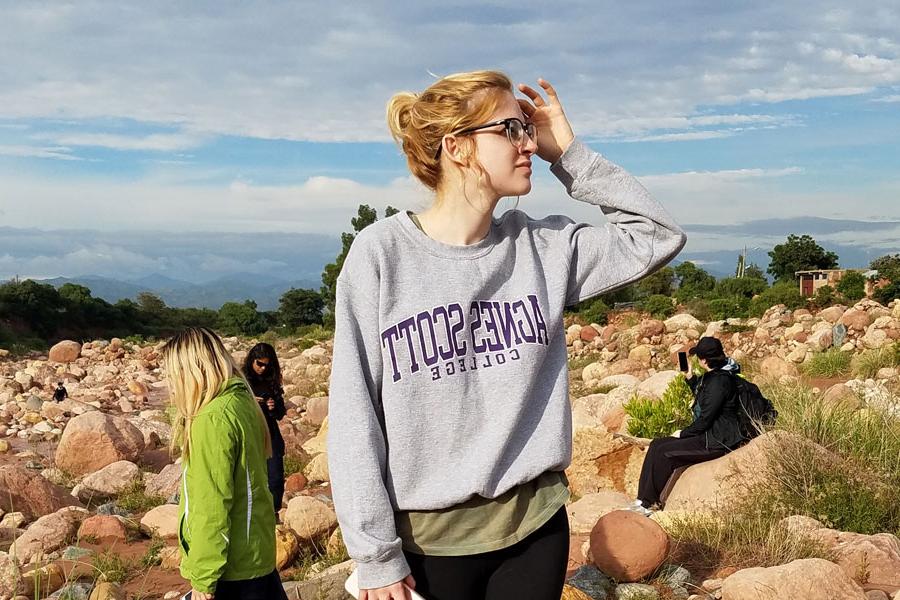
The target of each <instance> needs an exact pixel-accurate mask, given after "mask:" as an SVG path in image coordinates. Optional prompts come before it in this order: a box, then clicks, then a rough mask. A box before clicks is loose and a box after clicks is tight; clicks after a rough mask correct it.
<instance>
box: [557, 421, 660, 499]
mask: <svg viewBox="0 0 900 600" xmlns="http://www.w3.org/2000/svg"><path fill="white" fill-rule="evenodd" d="M572 450H573V452H572V462H571V463H570V464H569V466H568V467H567V468H566V477H567V478H568V479H569V489H571V490H572V493H573V494H577V495H578V496H585V495H587V494H592V493H595V492H600V491H603V490H615V491H619V492H623V493H632V492H634V491H636V490H635V489H634V488H635V487H636V485H635V484H634V481H635V480H636V478H637V475H638V474H639V473H640V465H641V463H642V462H643V450H642V449H641V448H637V447H635V446H632V445H631V444H629V443H627V442H625V441H623V440H621V439H617V438H614V437H613V435H612V434H611V433H610V432H609V431H608V430H607V429H606V428H605V427H590V428H587V427H585V428H581V429H577V430H576V431H575V437H574V442H573V444H572Z"/></svg>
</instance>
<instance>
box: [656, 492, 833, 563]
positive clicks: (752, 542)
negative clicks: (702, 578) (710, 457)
mask: <svg viewBox="0 0 900 600" xmlns="http://www.w3.org/2000/svg"><path fill="white" fill-rule="evenodd" d="M781 518H782V515H781V514H780V513H778V512H772V511H770V510H768V507H763V506H760V505H758V504H755V503H754V502H753V501H752V500H750V499H748V500H746V501H744V502H741V503H739V504H738V505H737V506H733V507H729V510H722V511H717V512H714V513H713V512H698V513H694V512H684V513H681V514H676V515H673V516H672V517H670V518H667V519H664V520H662V521H660V524H661V525H662V527H663V529H665V530H666V532H667V533H668V534H669V537H670V538H671V540H672V550H671V555H670V558H669V560H670V561H671V562H678V563H679V564H682V565H684V566H685V567H686V568H687V569H688V570H689V571H691V572H692V573H696V572H712V571H716V570H718V569H719V568H720V567H721V566H729V567H736V568H739V569H741V568H747V567H759V566H763V567H773V566H777V565H783V564H786V563H789V562H791V561H794V560H799V559H803V558H824V559H826V560H831V559H833V558H834V557H833V555H832V553H831V552H830V551H829V550H828V549H827V548H826V547H825V546H824V545H823V544H822V543H821V542H819V541H816V540H814V539H812V538H810V537H807V536H800V535H796V534H795V533H793V532H791V531H789V530H788V529H787V528H785V527H783V526H782V525H781V523H780V520H781Z"/></svg>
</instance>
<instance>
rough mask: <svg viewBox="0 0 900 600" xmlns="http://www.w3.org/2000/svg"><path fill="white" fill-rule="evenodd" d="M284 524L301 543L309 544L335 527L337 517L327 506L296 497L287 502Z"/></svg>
mask: <svg viewBox="0 0 900 600" xmlns="http://www.w3.org/2000/svg"><path fill="white" fill-rule="evenodd" d="M284 524H285V525H287V526H288V527H290V528H291V529H292V530H293V531H294V533H295V534H297V537H298V538H300V540H301V541H304V542H311V541H313V540H315V539H316V538H318V537H319V536H321V535H323V534H325V533H328V532H329V531H331V530H332V529H334V528H335V527H337V516H336V515H335V514H334V511H333V510H332V509H331V507H329V506H328V505H327V504H325V503H324V502H322V501H321V500H318V499H317V498H312V497H310V496H296V497H294V498H292V499H291V501H290V502H288V505H287V511H285V514H284Z"/></svg>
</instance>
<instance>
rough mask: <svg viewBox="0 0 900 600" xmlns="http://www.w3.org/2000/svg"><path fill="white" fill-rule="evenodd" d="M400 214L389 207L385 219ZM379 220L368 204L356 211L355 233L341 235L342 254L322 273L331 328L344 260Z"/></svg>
mask: <svg viewBox="0 0 900 600" xmlns="http://www.w3.org/2000/svg"><path fill="white" fill-rule="evenodd" d="M398 212H400V211H399V210H397V209H396V208H394V207H392V206H388V207H387V208H386V209H385V211H384V215H385V217H390V216H392V215H395V214H397V213H398ZM377 220H378V211H376V210H375V209H374V208H372V207H371V206H369V205H368V204H360V205H359V207H358V208H357V210H356V216H355V217H353V218H352V219H350V225H352V226H353V233H346V232H344V233H342V234H341V253H340V254H338V255H337V257H336V258H335V259H334V262H333V263H328V264H327V265H325V270H324V271H322V289H321V293H322V298H323V300H324V302H325V308H327V309H328V312H327V313H326V315H325V321H326V324H328V325H329V326H332V325H334V302H335V296H336V294H337V279H338V275H340V274H341V269H342V268H343V267H344V260H346V258H347V253H348V252H349V251H350V246H351V245H352V244H353V240H355V239H356V234H358V233H359V232H360V231H362V230H363V229H365V228H366V227H368V226H369V225H371V224H372V223H374V222H375V221H377Z"/></svg>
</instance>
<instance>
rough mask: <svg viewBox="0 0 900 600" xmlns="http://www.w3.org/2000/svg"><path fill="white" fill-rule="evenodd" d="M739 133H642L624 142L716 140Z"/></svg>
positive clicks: (722, 131)
mask: <svg viewBox="0 0 900 600" xmlns="http://www.w3.org/2000/svg"><path fill="white" fill-rule="evenodd" d="M735 133H737V131H736V130H720V131H687V132H684V133H660V134H658V135H642V136H637V137H630V138H625V139H623V140H621V141H623V142H690V141H697V140H714V139H718V138H726V137H731V136H733V135H735Z"/></svg>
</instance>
